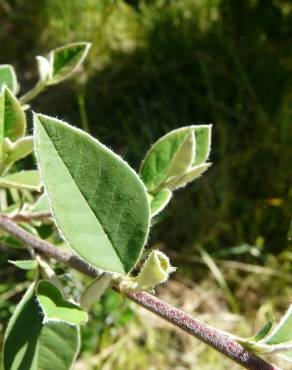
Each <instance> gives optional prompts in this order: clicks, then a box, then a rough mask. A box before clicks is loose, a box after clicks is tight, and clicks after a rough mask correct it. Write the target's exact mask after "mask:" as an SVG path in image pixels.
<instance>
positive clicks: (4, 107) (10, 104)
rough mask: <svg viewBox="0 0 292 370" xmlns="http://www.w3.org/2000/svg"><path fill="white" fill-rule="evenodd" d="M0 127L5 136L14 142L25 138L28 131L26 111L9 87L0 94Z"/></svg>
mask: <svg viewBox="0 0 292 370" xmlns="http://www.w3.org/2000/svg"><path fill="white" fill-rule="evenodd" d="M0 127H2V129H0V131H3V136H4V137H8V138H9V139H11V140H12V141H15V140H17V139H19V138H21V137H22V136H24V134H25V130H26V119H25V114H24V111H23V109H22V108H21V105H20V103H19V102H18V100H17V98H16V97H15V96H14V95H13V93H12V92H11V91H10V90H9V89H8V88H7V86H4V87H2V90H1V93H0Z"/></svg>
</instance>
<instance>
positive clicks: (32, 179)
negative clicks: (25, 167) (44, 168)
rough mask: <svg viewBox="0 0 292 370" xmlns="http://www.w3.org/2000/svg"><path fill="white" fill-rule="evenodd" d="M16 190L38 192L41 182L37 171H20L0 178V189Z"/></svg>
mask: <svg viewBox="0 0 292 370" xmlns="http://www.w3.org/2000/svg"><path fill="white" fill-rule="evenodd" d="M1 187H2V188H8V189H9V188H16V189H20V190H30V191H38V192H40V191H41V189H42V181H41V177H40V174H39V172H38V171H36V170H30V171H20V172H16V173H13V174H11V175H6V176H5V177H0V188H1Z"/></svg>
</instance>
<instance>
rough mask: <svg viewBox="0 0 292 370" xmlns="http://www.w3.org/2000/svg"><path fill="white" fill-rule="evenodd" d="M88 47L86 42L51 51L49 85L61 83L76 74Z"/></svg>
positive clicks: (89, 45) (88, 44)
mask: <svg viewBox="0 0 292 370" xmlns="http://www.w3.org/2000/svg"><path fill="white" fill-rule="evenodd" d="M90 47H91V44H90V43H88V42H75V43H72V44H68V45H66V46H62V47H60V48H58V49H55V50H53V51H51V52H50V55H49V62H50V65H51V68H52V71H53V72H52V78H51V80H50V82H49V84H50V85H53V84H56V83H58V82H60V81H63V80H65V79H66V78H68V77H70V76H71V75H72V74H73V73H74V72H76V70H77V69H78V67H79V66H80V65H81V64H82V62H83V61H84V59H85V57H86V56H87V54H88V51H89V49H90Z"/></svg>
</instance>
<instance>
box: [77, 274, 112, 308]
mask: <svg viewBox="0 0 292 370" xmlns="http://www.w3.org/2000/svg"><path fill="white" fill-rule="evenodd" d="M112 278H113V276H112V274H109V273H107V272H104V273H103V274H102V275H101V276H98V277H97V278H96V279H94V280H93V281H92V282H91V284H89V285H88V286H87V287H86V289H85V290H84V292H83V293H82V295H81V298H80V306H81V307H82V308H84V309H85V310H89V309H90V307H91V306H92V305H93V304H94V303H96V302H98V300H99V299H100V297H101V296H102V295H103V293H104V292H105V291H106V290H107V288H108V287H109V285H110V283H111V281H112Z"/></svg>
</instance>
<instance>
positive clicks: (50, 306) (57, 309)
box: [36, 280, 88, 325]
mask: <svg viewBox="0 0 292 370" xmlns="http://www.w3.org/2000/svg"><path fill="white" fill-rule="evenodd" d="M36 295H37V298H38V301H39V303H40V305H41V307H42V310H43V313H44V321H45V322H50V321H52V320H58V321H64V322H67V323H68V324H71V325H81V324H85V323H86V322H87V321H88V315H87V312H85V311H83V310H82V309H81V308H80V307H79V306H78V305H76V304H74V303H71V302H69V301H66V300H65V299H64V297H63V294H62V293H61V292H60V290H59V289H58V288H57V287H56V286H55V285H54V284H53V283H51V282H50V281H48V280H42V281H40V282H39V283H38V285H37V289H36Z"/></svg>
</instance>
